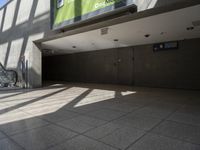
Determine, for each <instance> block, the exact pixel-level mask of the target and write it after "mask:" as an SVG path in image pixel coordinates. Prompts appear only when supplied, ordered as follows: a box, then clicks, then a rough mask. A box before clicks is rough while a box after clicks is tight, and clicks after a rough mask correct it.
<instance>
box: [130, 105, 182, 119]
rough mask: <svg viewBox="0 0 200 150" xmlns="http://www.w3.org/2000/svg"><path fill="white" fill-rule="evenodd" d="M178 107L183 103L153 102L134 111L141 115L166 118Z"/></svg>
mask: <svg viewBox="0 0 200 150" xmlns="http://www.w3.org/2000/svg"><path fill="white" fill-rule="evenodd" d="M178 107H181V105H176V104H174V105H173V104H168V103H153V104H151V105H149V106H146V107H143V108H141V109H139V110H136V111H135V112H133V113H135V114H137V115H141V116H142V115H143V116H151V117H156V118H160V119H164V118H166V117H168V116H169V115H170V114H171V113H173V112H174V111H175V110H176V109H178Z"/></svg>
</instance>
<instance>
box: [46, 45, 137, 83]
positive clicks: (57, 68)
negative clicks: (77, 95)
mask: <svg viewBox="0 0 200 150" xmlns="http://www.w3.org/2000/svg"><path fill="white" fill-rule="evenodd" d="M45 80H51V81H68V82H87V83H106V84H123V85H132V84H133V48H131V47H128V48H115V49H107V50H98V51H92V52H82V53H75V54H65V55H58V56H48V57H43V81H45Z"/></svg>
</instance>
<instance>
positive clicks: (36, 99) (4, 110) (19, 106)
mask: <svg viewBox="0 0 200 150" xmlns="http://www.w3.org/2000/svg"><path fill="white" fill-rule="evenodd" d="M69 88H71V87H66V88H64V89H61V90H58V91H56V92H53V93H49V94H46V95H43V96H41V97H38V98H35V99H32V100H31V101H28V102H24V103H20V104H18V105H15V106H12V107H9V108H5V109H2V110H0V115H1V114H5V113H8V112H10V111H13V110H16V109H18V108H21V107H23V106H26V105H29V104H31V103H34V102H37V101H40V100H42V99H44V98H47V97H51V96H53V95H55V94H58V93H60V92H63V91H65V90H67V89H69Z"/></svg>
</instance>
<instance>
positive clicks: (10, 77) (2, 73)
mask: <svg viewBox="0 0 200 150" xmlns="http://www.w3.org/2000/svg"><path fill="white" fill-rule="evenodd" d="M17 80H18V75H17V72H16V71H14V70H7V69H5V68H4V66H3V65H2V64H1V63H0V86H1V87H8V86H15V85H16V84H17Z"/></svg>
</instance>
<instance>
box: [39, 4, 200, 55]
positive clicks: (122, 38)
mask: <svg viewBox="0 0 200 150" xmlns="http://www.w3.org/2000/svg"><path fill="white" fill-rule="evenodd" d="M199 14H200V5H196V6H192V7H188V8H184V9H179V10H176V11H171V12H168V13H163V14H159V15H155V16H151V17H146V18H142V19H138V20H133V21H130V22H125V23H121V24H117V25H113V26H109V27H108V33H107V34H104V35H102V34H101V30H102V29H97V30H92V31H89V32H84V33H80V34H75V35H71V36H66V37H62V38H59V39H54V40H50V41H46V42H43V43H42V46H43V48H44V49H46V51H44V53H45V52H46V54H47V53H48V54H49V53H50V54H60V53H75V52H84V51H93V50H102V49H109V48H117V47H127V46H135V45H143V44H150V43H159V42H164V41H173V40H184V39H191V38H198V37H200V23H198V21H200V15H199ZM188 27H194V29H192V30H187V28H188ZM145 35H149V37H145ZM116 39H117V40H116ZM49 50H50V51H49Z"/></svg>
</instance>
